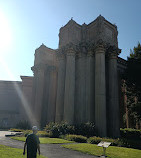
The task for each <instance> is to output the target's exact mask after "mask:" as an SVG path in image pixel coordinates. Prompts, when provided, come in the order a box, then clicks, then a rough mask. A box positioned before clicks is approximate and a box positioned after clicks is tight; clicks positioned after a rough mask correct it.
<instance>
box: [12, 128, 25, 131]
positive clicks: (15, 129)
mask: <svg viewBox="0 0 141 158" xmlns="http://www.w3.org/2000/svg"><path fill="white" fill-rule="evenodd" d="M10 131H11V132H24V130H23V129H17V128H10Z"/></svg>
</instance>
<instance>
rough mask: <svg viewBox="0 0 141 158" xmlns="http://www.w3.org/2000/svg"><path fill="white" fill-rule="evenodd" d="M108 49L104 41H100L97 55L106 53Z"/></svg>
mask: <svg viewBox="0 0 141 158" xmlns="http://www.w3.org/2000/svg"><path fill="white" fill-rule="evenodd" d="M106 48H107V44H106V43H105V42H104V41H103V40H102V39H99V40H98V41H97V42H96V45H95V53H104V52H105V51H106Z"/></svg>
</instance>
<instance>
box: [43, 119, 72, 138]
mask: <svg viewBox="0 0 141 158" xmlns="http://www.w3.org/2000/svg"><path fill="white" fill-rule="evenodd" d="M45 131H46V132H47V133H50V136H51V137H54V138H58V137H59V136H60V135H65V134H67V133H73V131H74V127H73V126H71V125H69V124H67V123H66V122H62V123H54V122H51V123H49V124H48V125H46V127H45Z"/></svg>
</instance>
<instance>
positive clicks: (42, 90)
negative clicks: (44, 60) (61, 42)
mask: <svg viewBox="0 0 141 158" xmlns="http://www.w3.org/2000/svg"><path fill="white" fill-rule="evenodd" d="M56 55H57V60H58V66H57V67H50V66H48V65H44V66H36V65H35V66H34V67H33V71H34V85H36V86H34V87H35V88H34V99H33V100H34V110H35V114H36V116H38V117H37V119H38V121H39V122H40V123H41V125H42V126H44V125H45V124H46V123H48V122H61V121H67V122H68V123H70V124H74V123H84V122H94V123H95V125H96V129H97V132H98V133H99V135H100V136H107V135H112V136H113V137H114V136H116V137H117V136H119V116H118V115H119V98H118V79H117V56H118V48H116V49H115V48H114V47H112V46H108V45H106V44H105V43H104V42H103V41H102V40H99V41H98V42H97V43H96V44H94V45H86V46H85V47H79V46H76V45H67V46H65V47H64V48H62V49H59V52H57V53H56ZM106 64H108V65H106ZM106 67H108V72H106ZM107 80H108V81H107ZM107 97H108V98H107ZM107 132H108V133H107Z"/></svg>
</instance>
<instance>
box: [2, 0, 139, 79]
mask: <svg viewBox="0 0 141 158" xmlns="http://www.w3.org/2000/svg"><path fill="white" fill-rule="evenodd" d="M140 6H141V1H140V0H0V80H20V75H23V76H32V75H33V73H32V71H31V67H32V66H33V65H34V53H35V49H36V48H38V47H39V46H40V45H41V44H42V43H44V44H45V45H46V46H48V47H50V48H53V49H56V48H58V42H59V38H58V33H59V29H60V27H62V26H63V25H65V24H66V23H67V22H68V21H69V20H70V19H71V17H73V19H74V20H75V21H76V22H77V23H79V24H83V23H84V22H85V23H86V24H89V23H90V22H92V21H93V20H95V19H96V18H97V16H99V15H100V14H101V15H102V16H104V17H105V19H107V20H108V21H109V22H111V23H113V24H116V25H117V27H118V32H119V34H118V41H119V48H120V49H122V53H121V55H120V57H122V58H124V59H126V58H127V56H129V53H130V49H133V47H134V46H136V45H137V43H138V42H141V9H140Z"/></svg>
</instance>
